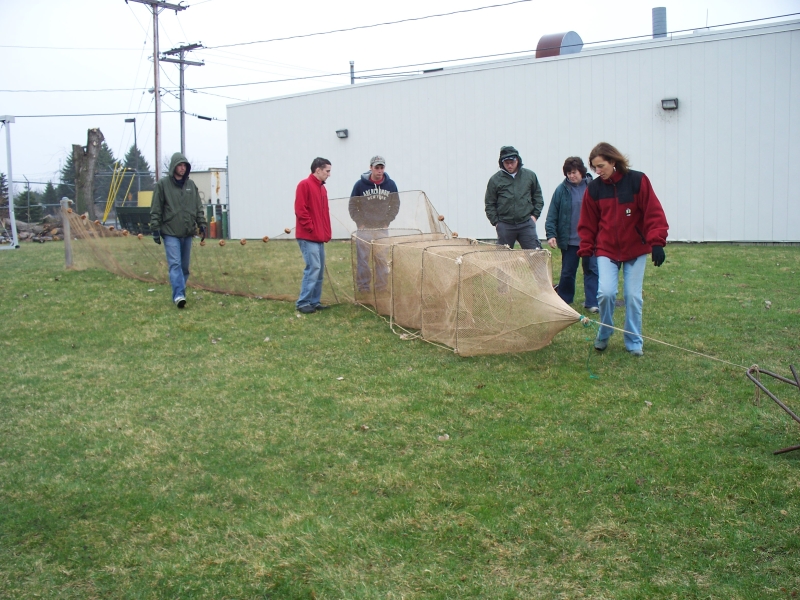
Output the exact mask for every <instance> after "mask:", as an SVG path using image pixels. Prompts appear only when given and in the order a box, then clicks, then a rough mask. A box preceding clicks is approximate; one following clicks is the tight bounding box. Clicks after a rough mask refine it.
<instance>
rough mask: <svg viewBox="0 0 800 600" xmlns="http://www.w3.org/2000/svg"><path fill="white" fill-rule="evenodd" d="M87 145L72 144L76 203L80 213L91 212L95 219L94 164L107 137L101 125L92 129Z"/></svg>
mask: <svg viewBox="0 0 800 600" xmlns="http://www.w3.org/2000/svg"><path fill="white" fill-rule="evenodd" d="M87 137H88V139H87V145H86V146H79V145H78V144H73V145H72V162H73V164H74V165H75V204H76V206H77V208H78V212H79V213H83V212H84V211H86V212H88V213H89V218H90V219H91V220H92V221H94V220H95V219H96V218H97V217H95V213H94V200H93V199H94V165H95V163H96V162H97V155H98V154H99V152H100V144H102V143H103V140H105V137H104V136H103V132H102V131H100V128H99V127H96V128H94V129H90V130H89V132H88V136H87Z"/></svg>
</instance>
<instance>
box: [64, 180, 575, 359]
mask: <svg viewBox="0 0 800 600" xmlns="http://www.w3.org/2000/svg"><path fill="white" fill-rule="evenodd" d="M398 198H399V205H400V209H399V211H398V213H397V215H396V217H395V218H394V219H393V220H392V221H391V223H390V224H389V223H387V225H389V226H387V227H385V228H378V229H367V228H362V229H358V228H357V226H356V224H355V221H353V219H352V218H351V215H350V210H351V208H352V207H351V206H350V198H340V199H335V200H331V201H330V203H329V204H330V211H331V224H332V229H333V235H334V240H332V241H331V243H329V244H327V245H326V259H327V260H326V264H327V267H326V284H325V286H324V290H323V302H326V303H331V302H333V303H336V302H342V301H351V302H356V303H359V304H361V305H364V306H367V307H370V308H371V309H373V310H374V311H375V312H377V313H378V314H381V315H384V316H386V317H388V318H389V320H390V323H391V324H392V325H393V328H394V326H397V327H398V328H401V329H403V330H404V331H405V332H407V333H411V334H412V336H419V337H421V338H422V339H425V340H427V341H430V342H433V343H438V344H443V345H446V346H449V347H451V348H453V349H454V350H455V351H456V352H458V353H459V354H461V355H464V356H471V355H476V354H498V353H506V352H522V351H529V350H536V349H539V348H541V347H543V346H545V345H547V344H549V343H550V341H551V340H552V338H553V336H555V335H556V334H557V333H558V332H559V331H561V330H562V329H564V328H565V327H568V326H569V325H571V324H572V323H575V322H576V321H578V319H579V318H580V315H579V314H578V313H577V312H575V311H574V310H572V308H570V307H569V306H568V305H567V304H565V303H564V302H563V301H562V300H561V299H560V298H559V297H558V295H557V294H556V293H555V291H554V290H553V285H552V275H551V264H550V252H548V251H547V250H509V249H508V248H507V247H498V246H496V245H493V244H485V243H481V242H478V241H476V240H469V239H463V238H458V234H456V233H454V232H452V231H450V229H449V228H448V227H447V225H446V224H445V222H444V218H443V217H441V216H440V215H438V214H437V212H436V211H435V210H434V208H433V206H432V205H431V203H430V201H429V200H428V198H427V196H425V194H424V193H423V192H401V193H400V194H399V195H398ZM67 216H68V220H69V224H70V227H71V230H72V231H71V237H72V238H73V239H74V241H73V242H72V244H73V248H74V254H75V263H76V266H77V267H78V268H86V267H90V266H98V267H101V268H104V269H106V270H108V271H111V272H113V273H117V274H118V275H122V276H125V277H132V278H136V279H139V280H142V281H150V282H154V283H155V282H158V283H167V282H168V277H167V265H166V260H165V256H164V249H163V246H158V245H156V244H154V243H153V240H152V237H151V235H150V232H149V231H146V230H144V228H143V230H142V231H139V232H130V231H124V230H123V231H120V230H117V229H115V228H114V227H110V226H105V225H102V224H100V223H98V222H94V223H93V222H91V221H89V220H88V219H87V218H86V216H85V215H83V216H78V215H76V214H74V213H69V214H68V215H67ZM277 227H278V225H275V224H273V225H272V229H273V230H274V229H276V228H277ZM286 229H288V231H284V233H282V234H280V235H278V236H275V237H273V238H272V239H269V238H268V237H266V236H265V237H264V238H263V240H211V239H207V240H206V241H205V243H202V244H201V243H200V241H199V239H196V241H195V242H194V243H193V245H192V262H191V275H190V278H189V286H190V288H196V290H195V291H197V290H209V291H214V292H221V293H227V294H235V295H243V296H251V297H259V298H271V299H281V300H295V299H296V298H297V294H298V292H299V290H300V282H301V279H302V272H303V266H304V265H303V260H302V257H301V255H300V251H299V250H298V248H297V244H296V243H294V242H293V241H291V240H292V239H293V237H294V235H293V229H292V228H291V227H287V228H286ZM337 238H338V239H337Z"/></svg>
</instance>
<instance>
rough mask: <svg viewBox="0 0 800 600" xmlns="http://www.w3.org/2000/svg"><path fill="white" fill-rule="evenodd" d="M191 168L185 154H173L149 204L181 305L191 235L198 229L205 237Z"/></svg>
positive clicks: (183, 303)
mask: <svg viewBox="0 0 800 600" xmlns="http://www.w3.org/2000/svg"><path fill="white" fill-rule="evenodd" d="M191 170H192V165H191V164H189V161H188V160H186V157H185V156H184V155H183V154H181V153H180V152H176V153H175V154H173V155H172V160H170V162H169V174H168V175H165V176H164V177H162V178H161V179H160V180H159V182H158V183H157V184H156V187H155V190H154V191H153V202H152V204H151V205H150V230H151V231H152V232H153V241H154V242H155V243H156V244H161V238H162V236H163V238H164V250H166V253H167V265H169V283H170V285H171V286H172V301H173V302H174V303H175V306H177V307H178V308H183V307H184V306H186V280H187V279H189V261H190V257H191V252H192V237H194V235H195V233H197V230H198V229H199V230H200V235H201V237H202V239H201V241H202V240H205V239H206V216H205V211H204V210H203V204H202V202H201V201H200V193H199V192H198V191H197V185H195V183H194V182H193V181H192V180H191V179H189V173H190V172H191Z"/></svg>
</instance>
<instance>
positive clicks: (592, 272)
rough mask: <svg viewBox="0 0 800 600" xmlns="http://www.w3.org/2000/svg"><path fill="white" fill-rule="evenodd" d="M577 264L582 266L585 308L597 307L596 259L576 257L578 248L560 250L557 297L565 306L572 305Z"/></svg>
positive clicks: (571, 247) (592, 257)
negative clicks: (559, 274)
mask: <svg viewBox="0 0 800 600" xmlns="http://www.w3.org/2000/svg"><path fill="white" fill-rule="evenodd" d="M578 262H580V263H581V265H582V266H583V292H584V294H585V295H586V301H585V302H584V303H583V305H584V306H585V307H586V308H592V307H593V306H597V258H596V257H594V256H584V257H583V258H580V257H579V256H578V246H567V249H566V250H561V276H560V277H559V280H558V289H557V290H556V291H557V292H558V295H559V296H560V297H561V299H562V300H563V301H564V302H566V303H567V304H572V301H573V300H574V299H575V275H576V273H577V272H578Z"/></svg>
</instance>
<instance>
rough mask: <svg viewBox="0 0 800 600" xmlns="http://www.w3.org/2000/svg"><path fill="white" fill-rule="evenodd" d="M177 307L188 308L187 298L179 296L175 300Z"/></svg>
mask: <svg viewBox="0 0 800 600" xmlns="http://www.w3.org/2000/svg"><path fill="white" fill-rule="evenodd" d="M175 306H177V307H178V308H183V307H184V306H186V298H184V297H183V296H178V297H177V298H175Z"/></svg>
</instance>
